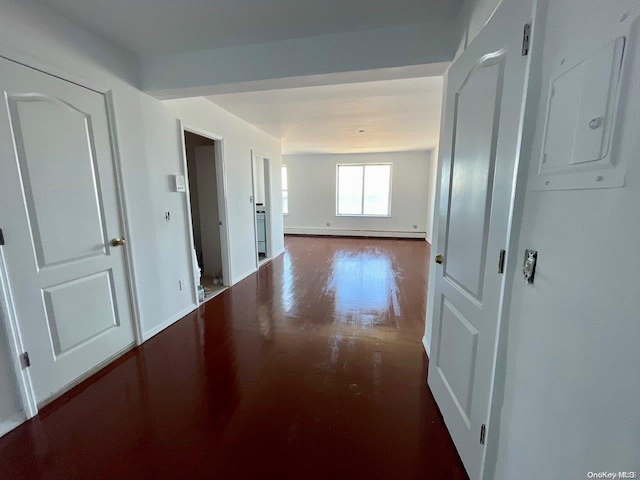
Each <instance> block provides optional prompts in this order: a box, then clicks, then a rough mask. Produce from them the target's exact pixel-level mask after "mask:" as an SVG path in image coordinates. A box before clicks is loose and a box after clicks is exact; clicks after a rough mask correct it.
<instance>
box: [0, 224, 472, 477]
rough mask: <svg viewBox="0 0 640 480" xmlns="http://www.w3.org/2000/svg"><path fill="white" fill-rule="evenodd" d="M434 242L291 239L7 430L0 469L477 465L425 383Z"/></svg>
mask: <svg viewBox="0 0 640 480" xmlns="http://www.w3.org/2000/svg"><path fill="white" fill-rule="evenodd" d="M429 255H430V251H429V245H428V244H427V243H426V242H424V241H415V240H389V239H355V238H353V239H352V238H319V237H291V236H288V237H286V252H285V254H284V255H282V256H280V257H278V258H276V259H275V260H274V261H273V262H272V263H270V264H268V265H266V266H265V267H263V268H262V269H260V271H259V273H257V274H254V275H252V276H250V277H248V278H247V279H245V280H244V281H242V282H240V283H239V284H237V285H235V286H234V287H232V288H230V289H228V290H227V291H226V292H224V293H222V294H221V295H219V296H217V297H216V298H214V299H213V300H211V301H209V302H207V303H206V304H204V305H203V306H202V307H200V309H199V310H196V311H195V312H193V313H192V314H190V315H188V316H187V317H185V318H184V319H182V320H181V321H179V322H177V323H176V324H174V325H173V326H171V327H169V328H168V329H166V330H165V331H163V332H161V333H160V334H158V335H157V336H156V337H154V338H152V339H151V340H149V341H147V342H146V343H144V344H143V345H142V346H140V347H138V348H135V349H134V350H132V351H131V352H129V353H127V354H126V355H125V356H124V357H122V358H120V359H119V360H117V361H116V362H114V363H113V364H111V365H110V366H108V367H107V368H105V369H103V370H102V371H100V372H99V373H98V374H96V375H94V376H93V377H91V378H90V379H89V380H87V381H85V382H84V383H82V384H80V385H79V386H77V387H76V388H74V389H73V390H71V391H70V392H68V393H67V394H65V395H64V396H63V397H61V398H59V399H57V400H55V401H54V402H53V403H52V404H50V405H48V406H46V407H45V408H43V409H42V410H41V412H40V414H39V415H38V416H37V417H36V418H34V419H33V420H31V421H28V422H26V423H25V424H23V425H21V426H20V427H18V428H16V429H15V430H14V431H12V432H11V433H9V434H8V435H6V436H4V437H3V438H1V439H0V478H4V479H14V478H21V479H22V478H25V479H26V478H34V479H35V478H39V479H40V478H52V479H53V478H60V479H62V478H64V479H71V478H78V479H80V478H82V479H86V478H109V479H116V478H172V479H173V478H218V479H227V478H238V479H261V478H273V479H313V478H340V479H342V478H349V479H351V478H362V479H391V478H394V479H395V478H397V479H418V478H421V479H422V478H429V479H443V480H449V479H452V480H455V479H465V478H467V477H466V474H465V473H464V470H463V468H462V465H461V463H460V460H459V458H458V456H457V453H456V451H455V449H454V446H453V444H452V442H451V439H450V437H449V435H448V433H447V430H446V427H445V426H444V423H443V421H442V418H441V416H440V413H439V411H438V409H437V407H436V404H435V402H434V400H433V398H432V396H431V394H430V392H429V390H428V388H427V385H426V374H427V361H426V357H425V354H424V350H423V347H422V344H421V338H422V335H423V332H424V318H425V309H426V306H425V298H426V294H425V289H426V283H427V277H428V257H429Z"/></svg>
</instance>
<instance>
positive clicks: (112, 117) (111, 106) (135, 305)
mask: <svg viewBox="0 0 640 480" xmlns="http://www.w3.org/2000/svg"><path fill="white" fill-rule="evenodd" d="M104 96H105V100H106V110H107V122H108V124H109V134H110V135H111V145H112V149H113V150H112V151H113V153H112V155H113V166H114V170H115V176H116V195H117V198H118V208H119V214H120V215H119V216H120V228H121V229H122V233H123V235H122V236H123V237H124V238H126V239H127V242H126V243H125V244H124V266H125V276H126V281H127V287H128V288H127V291H128V293H129V305H130V307H131V316H132V318H131V320H132V323H133V325H132V326H133V333H134V335H135V337H136V344H137V345H141V344H142V341H143V340H142V316H141V314H140V311H141V310H140V299H139V298H138V288H137V285H136V274H135V266H134V264H133V250H132V247H131V229H130V227H129V225H130V223H129V215H128V211H127V202H126V198H125V193H124V176H123V174H122V157H121V156H120V144H119V141H118V132H117V128H116V111H115V101H114V98H113V90H109V91H108V92H106V93H105V94H104Z"/></svg>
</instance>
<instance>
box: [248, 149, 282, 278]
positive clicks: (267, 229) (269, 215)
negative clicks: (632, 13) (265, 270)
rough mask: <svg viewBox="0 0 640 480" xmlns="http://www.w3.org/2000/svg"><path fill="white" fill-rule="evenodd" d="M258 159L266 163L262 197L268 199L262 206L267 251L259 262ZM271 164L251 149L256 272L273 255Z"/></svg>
mask: <svg viewBox="0 0 640 480" xmlns="http://www.w3.org/2000/svg"><path fill="white" fill-rule="evenodd" d="M257 158H260V159H262V161H263V162H266V163H267V165H268V166H267V167H266V168H264V166H263V171H265V172H267V170H268V172H267V176H266V178H265V182H264V190H265V191H264V195H265V197H266V198H267V199H268V201H267V204H266V206H264V212H265V235H266V236H267V251H266V252H265V258H263V259H262V260H260V254H259V253H258V216H257V215H258V214H257V208H256V207H257V206H256V178H255V173H256V159H257ZM272 170H273V163H272V162H271V158H270V157H268V156H266V155H263V154H261V153H257V152H256V151H255V150H254V149H251V186H252V190H253V197H252V198H253V202H252V203H251V208H252V209H253V212H252V213H253V235H254V243H255V244H256V246H255V251H256V270H258V269H259V268H260V266H261V265H264V264H265V263H267V262H265V260H271V259H273V254H272V252H271V248H272V245H273V235H272V229H271V221H272V217H273V208H272V206H273V188H271V187H272V185H271V183H272V181H273V178H272V175H273V172H272ZM280 196H282V191H280Z"/></svg>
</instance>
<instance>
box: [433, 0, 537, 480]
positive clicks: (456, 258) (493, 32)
mask: <svg viewBox="0 0 640 480" xmlns="http://www.w3.org/2000/svg"><path fill="white" fill-rule="evenodd" d="M532 3H533V2H532V0H506V1H505V2H504V3H503V4H502V5H501V6H500V7H499V8H498V10H497V11H496V13H495V14H494V16H493V17H492V19H491V20H490V21H489V23H488V24H487V25H486V26H485V28H484V29H483V30H482V32H481V33H480V34H479V35H478V36H477V37H476V38H475V40H474V41H473V42H472V43H471V45H470V46H469V47H468V48H467V50H466V51H465V52H464V53H463V54H462V55H461V56H460V57H459V58H458V59H457V60H456V61H455V62H454V63H453V65H452V66H451V67H450V69H449V71H448V74H447V79H446V80H447V81H446V85H447V88H446V95H445V107H444V108H445V109H446V110H445V115H444V125H443V131H442V135H441V141H440V152H441V160H442V174H441V178H440V181H441V182H442V183H441V196H440V210H439V222H440V223H439V230H438V244H437V248H438V252H436V253H439V254H440V255H441V256H442V263H441V264H440V265H438V266H437V270H436V281H435V285H434V288H435V296H434V298H435V303H434V314H433V337H432V338H433V340H432V350H431V363H430V365H429V386H430V387H431V390H432V392H433V394H434V397H435V398H436V401H437V403H438V406H439V407H440V410H441V412H442V415H443V417H444V420H445V423H446V425H447V427H448V429H449V432H450V433H451V436H452V438H453V441H454V443H455V445H456V447H457V449H458V452H459V454H460V457H461V458H462V461H463V463H464V465H465V467H466V469H467V472H468V474H469V476H470V477H471V478H472V479H478V478H481V477H482V468H483V462H484V455H485V445H484V444H483V443H481V435H482V434H483V425H486V424H487V423H488V417H489V407H490V404H491V394H492V385H493V377H494V371H495V354H496V346H497V334H498V316H499V306H500V298H501V291H502V285H503V276H502V275H501V274H500V273H499V271H498V263H499V258H500V251H501V250H502V249H506V245H507V240H508V234H509V218H510V211H511V203H512V195H513V189H514V186H515V185H514V168H515V167H516V164H517V160H518V158H519V148H520V137H521V127H522V120H523V118H522V117H523V104H524V102H523V100H524V98H525V94H526V84H527V71H528V69H527V66H528V62H529V60H528V59H529V56H525V55H523V50H522V49H523V32H524V28H525V24H531V22H532V17H533V5H532Z"/></svg>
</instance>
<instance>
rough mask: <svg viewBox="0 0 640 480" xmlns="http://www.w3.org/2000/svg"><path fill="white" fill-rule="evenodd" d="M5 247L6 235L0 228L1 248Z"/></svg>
mask: <svg viewBox="0 0 640 480" xmlns="http://www.w3.org/2000/svg"><path fill="white" fill-rule="evenodd" d="M2 245H4V233H2V229H1V228H0V247H1V246H2Z"/></svg>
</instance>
